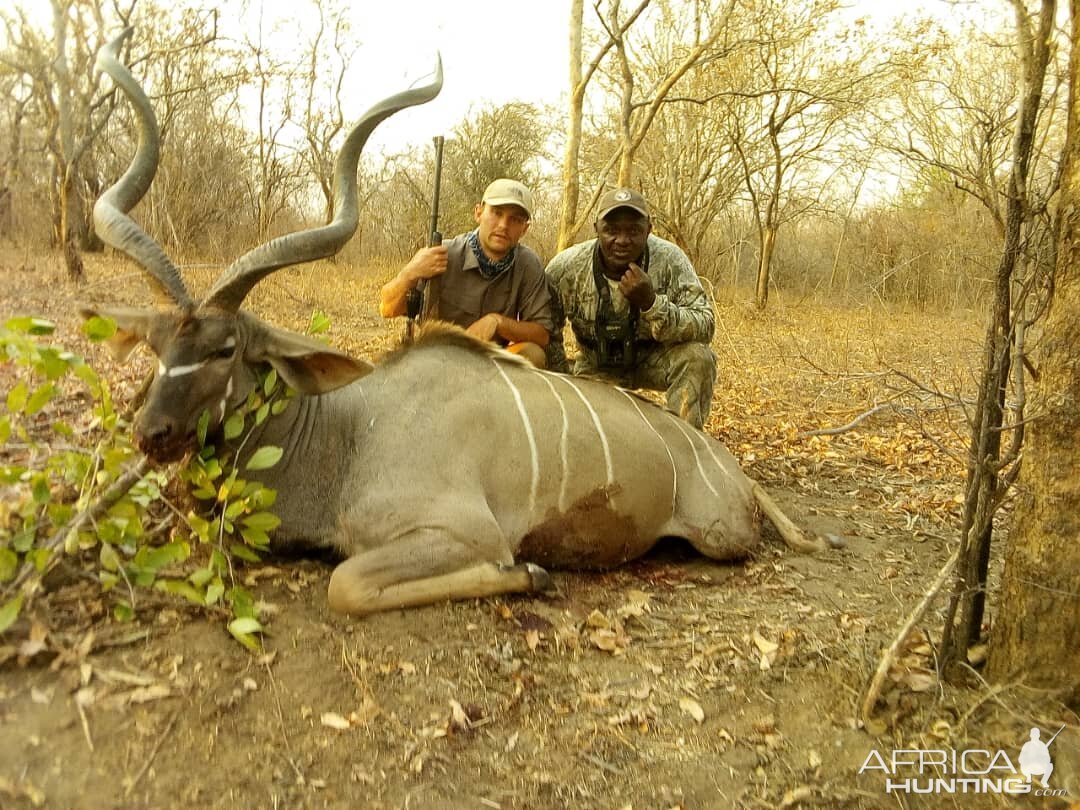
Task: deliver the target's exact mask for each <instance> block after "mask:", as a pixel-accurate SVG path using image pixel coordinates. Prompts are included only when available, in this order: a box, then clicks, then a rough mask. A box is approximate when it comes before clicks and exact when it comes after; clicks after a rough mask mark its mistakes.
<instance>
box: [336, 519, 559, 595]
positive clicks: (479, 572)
mask: <svg viewBox="0 0 1080 810" xmlns="http://www.w3.org/2000/svg"><path fill="white" fill-rule="evenodd" d="M550 586H551V578H550V577H549V576H548V573H547V571H545V570H544V569H543V568H541V567H540V566H538V565H534V564H532V563H526V564H523V565H515V564H514V561H513V557H512V555H511V554H510V553H509V551H508V550H507V551H506V552H505V555H502V559H499V560H493V561H492V560H481V559H478V558H477V552H476V547H475V546H472V545H465V544H463V543H461V542H459V541H455V540H452V539H448V538H446V537H445V535H442V534H441V533H439V532H435V531H431V530H420V531H416V532H413V533H411V534H409V535H407V536H405V537H403V538H401V539H400V540H397V541H395V542H394V543H393V544H391V545H388V546H383V547H380V548H375V549H371V550H369V551H364V552H361V553H360V554H356V555H354V556H352V557H350V558H349V559H347V560H345V561H344V562H342V563H341V564H340V565H338V567H337V568H335V569H334V573H333V574H332V575H331V576H330V588H329V592H328V599H329V602H330V609H331V610H333V611H335V612H337V613H345V614H348V615H350V616H366V615H367V614H369V613H378V612H379V611H383V610H394V609H397V608H406V607H416V606H419V605H431V604H435V603H437V602H446V601H451V600H455V599H475V598H480V597H485V596H496V595H498V594H502V593H533V592H537V591H544V590H547V589H549V588H550Z"/></svg>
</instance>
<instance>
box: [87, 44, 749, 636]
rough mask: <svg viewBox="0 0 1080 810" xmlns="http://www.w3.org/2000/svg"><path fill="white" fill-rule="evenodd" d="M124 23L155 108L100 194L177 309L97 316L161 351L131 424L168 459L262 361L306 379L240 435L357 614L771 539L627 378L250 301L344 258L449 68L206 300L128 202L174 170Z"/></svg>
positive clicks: (124, 337) (721, 453)
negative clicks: (572, 370) (256, 290)
mask: <svg viewBox="0 0 1080 810" xmlns="http://www.w3.org/2000/svg"><path fill="white" fill-rule="evenodd" d="M126 35H127V32H125V34H124V35H122V36H121V38H120V39H118V40H117V41H115V42H113V43H111V44H110V45H109V46H106V48H104V49H103V50H102V52H101V54H100V55H99V63H100V65H101V67H102V69H103V70H105V71H106V72H107V73H108V74H109V75H110V76H112V78H113V80H114V81H115V82H116V83H117V84H118V85H119V86H120V87H121V88H122V89H123V90H124V92H125V93H126V94H127V96H128V98H129V99H130V100H131V102H132V104H133V105H134V106H135V108H136V110H137V111H138V119H139V122H140V143H139V148H138V150H137V154H136V156H135V158H134V160H133V162H132V165H131V167H130V168H129V169H128V171H127V173H126V174H125V175H124V176H123V178H121V180H120V181H119V182H118V183H117V184H116V185H115V186H113V187H112V188H110V189H109V190H108V191H107V192H106V193H105V194H104V195H103V196H102V198H101V199H100V201H99V202H98V204H97V206H96V207H95V210H94V216H95V222H96V225H97V229H98V233H99V234H100V235H101V236H102V238H103V239H105V240H106V241H107V242H108V243H109V244H111V245H112V246H114V247H116V248H118V249H120V250H123V251H125V252H126V253H128V254H129V255H130V256H132V257H133V258H134V259H135V260H136V261H137V262H138V263H139V264H140V265H141V266H142V267H143V268H144V269H145V270H146V273H147V277H148V278H149V279H150V281H151V283H152V285H153V286H154V288H155V289H156V291H157V292H159V293H161V294H163V295H164V296H165V297H167V298H168V299H169V301H170V302H171V304H172V308H171V309H170V310H168V311H166V310H151V309H131V308H115V307H97V308H91V307H88V308H85V309H84V310H83V314H84V315H86V316H90V315H95V314H98V315H103V316H107V317H110V318H113V319H114V320H115V321H116V323H117V326H118V331H117V333H116V335H115V336H114V338H113V339H112V345H113V347H114V348H115V349H117V350H118V351H119V352H120V353H121V354H122V355H124V354H126V353H128V352H130V351H131V349H132V348H134V347H135V346H136V345H137V344H138V343H139V342H146V343H148V344H149V345H150V347H151V348H152V349H153V350H154V352H155V353H156V354H157V356H158V358H159V364H158V369H157V374H156V376H155V379H154V381H153V383H152V385H151V386H150V389H149V391H148V392H147V397H146V402H145V404H144V405H143V407H142V409H141V410H140V412H139V414H138V417H137V419H136V423H135V438H136V441H137V443H138V445H139V446H140V448H141V449H142V450H143V451H144V452H145V453H146V454H147V455H148V456H150V457H151V458H152V459H154V460H156V461H161V462H165V461H171V460H175V459H177V458H180V457H181V456H183V455H184V454H185V453H186V452H188V451H189V450H190V449H192V447H193V446H194V444H195V433H196V425H197V422H198V420H199V418H200V415H201V414H203V413H204V412H209V414H210V416H211V432H213V431H214V430H215V429H219V428H220V425H221V423H222V420H223V419H224V418H225V414H227V413H229V412H230V411H231V410H232V409H233V408H234V407H236V406H238V405H239V404H240V403H242V402H243V401H244V400H245V399H246V397H247V395H248V393H249V392H250V391H251V389H252V387H253V386H255V385H257V384H258V379H259V372H260V370H261V369H265V368H266V364H269V365H270V366H272V367H273V368H274V369H276V370H277V372H278V374H279V375H280V377H281V378H282V379H284V380H285V381H286V382H287V383H288V385H290V386H291V387H292V388H294V389H296V390H297V391H298V392H299V394H300V395H299V396H298V397H296V398H295V399H294V400H293V401H292V403H291V404H290V405H289V407H288V408H287V409H286V410H285V411H284V412H283V413H281V414H280V415H278V416H275V417H271V418H269V419H267V420H266V421H265V422H263V423H262V425H261V426H260V427H258V428H256V431H257V433H256V434H255V435H252V436H250V437H249V438H248V439H247V441H246V444H245V447H247V448H252V449H253V448H257V447H260V446H263V445H268V444H270V445H275V446H279V447H281V448H283V449H284V455H283V456H282V458H281V460H280V461H279V462H278V464H277V465H276V466H274V467H273V468H271V469H269V470H264V471H261V472H259V473H258V474H257V476H258V479H259V480H260V481H262V483H264V484H265V485H266V486H269V487H272V488H274V489H276V490H277V493H278V499H277V502H276V505H275V512H276V513H277V515H278V516H279V517H280V519H281V525H280V527H279V528H278V529H277V530H276V531H275V532H274V537H273V542H274V543H275V544H276V545H277V546H279V547H292V548H294V549H297V548H298V549H324V548H331V549H335V550H336V551H337V552H339V553H340V554H341V555H342V556H343V557H344V558H345V559H344V562H342V563H341V564H340V565H338V566H337V568H336V569H335V570H334V573H333V575H332V576H331V579H330V588H329V601H330V606H331V607H332V608H333V609H334V610H337V611H341V612H345V613H350V614H356V615H362V614H366V613H372V612H375V611H379V610H386V609H389V608H399V607H405V606H410V605H423V604H428V603H431V602H436V601H440V600H444V599H461V598H466V597H479V596H488V595H491V594H499V593H508V592H529V591H536V590H540V589H543V588H545V587H547V586H548V584H549V578H548V576H547V573H546V572H545V571H544V569H543V568H542V567H541V566H558V567H570V568H602V567H608V566H613V565H617V564H619V563H622V562H625V561H626V560H629V559H632V558H634V557H637V556H639V555H641V554H643V553H644V552H646V551H647V550H648V549H649V548H650V547H651V546H653V545H654V544H655V543H656V541H657V540H658V539H660V538H661V537H665V536H678V537H684V538H686V539H687V540H689V542H690V543H691V544H693V546H694V547H695V548H697V549H698V550H700V551H701V552H702V553H703V554H705V555H707V556H709V557H712V558H714V559H718V560H726V559H732V558H737V557H741V556H743V555H745V554H746V553H747V552H749V551H750V550H751V549H753V548H754V546H755V545H757V544H758V542H759V508H758V505H757V499H756V497H755V492H756V491H758V492H759V491H760V488H757V487H756V485H755V484H754V483H753V482H752V481H750V480H749V479H748V478H747V477H746V476H745V475H744V474H743V472H742V471H741V470H740V469H739V466H738V464H737V463H736V461H735V459H734V458H733V457H732V456H731V454H730V453H728V452H727V450H726V449H725V448H724V447H723V445H721V444H720V443H719V442H717V441H716V440H715V439H713V438H711V437H709V436H707V435H705V434H704V433H702V432H700V431H697V430H695V429H694V428H692V427H691V426H689V425H688V424H686V423H685V422H683V421H682V420H680V419H678V418H677V417H675V416H674V415H672V414H670V413H668V412H666V411H664V410H662V409H660V408H659V407H657V406H655V405H653V404H652V403H649V402H646V401H645V400H642V399H639V398H637V397H636V396H634V395H632V394H630V393H628V392H626V391H623V390H621V389H618V388H613V387H610V386H608V385H605V384H603V383H599V382H594V381H589V380H581V379H575V378H571V377H567V376H564V375H559V374H553V373H549V372H545V371H539V370H536V369H534V368H533V367H532V366H530V365H529V364H528V363H525V362H523V361H521V360H519V359H518V358H516V357H514V356H512V355H510V354H508V353H506V352H503V351H501V350H499V349H497V348H495V347H493V346H491V345H489V344H484V343H481V342H478V341H476V340H474V339H472V338H471V337H469V336H468V335H466V334H465V333H464V332H463V331H461V330H459V329H457V328H456V327H450V326H445V325H438V324H435V325H431V326H428V327H426V328H425V329H424V330H422V332H421V335H420V337H419V339H418V340H417V341H416V343H415V344H414V345H412V346H409V347H407V348H403V349H399V350H398V351H397V352H395V353H393V354H391V355H390V356H389V357H388V358H387V359H386V360H385V361H384V362H382V363H381V364H380V365H379V366H372V365H370V364H369V363H366V362H364V361H362V360H356V359H354V358H351V357H349V356H347V355H345V354H342V353H339V352H337V351H335V350H333V349H331V348H329V347H327V346H326V345H324V344H323V343H320V342H318V341H316V340H314V339H311V338H307V337H304V336H301V335H297V334H293V333H291V332H286V331H284V330H280V329H276V328H274V327H272V326H270V325H268V324H266V323H264V322H263V321H261V320H260V319H258V318H256V317H254V316H253V315H251V314H249V313H246V312H242V311H240V305H241V303H242V302H243V300H244V297H245V295H246V294H247V293H248V292H249V291H250V290H251V288H252V287H254V285H255V284H256V283H257V282H258V281H259V280H260V279H261V278H263V277H264V276H266V275H268V274H269V273H271V272H273V271H274V270H277V269H279V268H282V267H286V266H289V265H294V264H298V263H301V262H307V261H312V260H314V259H318V258H322V257H325V256H330V255H333V254H334V253H336V252H337V251H338V250H340V249H341V247H342V246H343V245H344V244H345V242H346V241H347V240H348V239H349V238H350V237H351V236H352V234H353V231H354V230H355V228H356V225H357V204H356V166H357V161H358V159H359V155H360V150H361V148H362V147H363V144H364V142H365V140H366V139H367V137H368V135H369V134H370V133H371V131H372V130H373V129H374V127H375V126H376V124H378V123H379V122H380V121H381V120H383V119H385V118H386V117H388V116H390V115H392V114H393V113H395V112H397V111H399V110H401V109H403V108H405V107H408V106H412V105H415V104H421V103H424V102H426V101H428V100H430V99H431V98H434V96H435V95H436V94H437V93H438V92H439V89H440V87H441V81H442V76H441V69H440V71H438V72H437V74H436V78H435V81H434V82H433V83H432V84H431V85H429V86H426V87H421V88H417V89H413V90H410V91H407V92H405V93H401V94H399V95H396V96H393V97H391V98H389V99H387V100H385V101H383V102H381V103H380V104H378V105H376V106H375V107H374V108H372V109H371V110H370V111H369V112H368V113H367V114H366V115H365V116H364V117H363V119H362V120H361V121H360V122H359V123H358V124H357V125H356V126H355V128H354V129H353V130H352V132H351V133H350V134H349V136H348V138H347V140H346V143H345V145H344V147H343V149H342V151H341V154H340V155H339V157H338V161H337V165H336V169H335V185H336V191H335V194H336V203H335V211H336V212H337V214H336V216H335V218H334V220H333V221H332V222H331V223H330V224H329V225H326V226H324V227H321V228H315V229H311V230H306V231H302V232H299V233H295V234H291V235H288V236H285V237H281V238H278V239H275V240H273V241H271V242H269V243H267V244H265V245H263V246H261V247H259V248H256V249H255V250H253V251H251V252H249V253H247V254H246V255H244V256H243V257H241V258H240V259H239V260H237V261H236V262H235V263H234V264H233V265H232V266H231V267H230V268H228V270H227V271H226V272H225V273H224V274H223V275H222V277H221V278H220V279H218V281H217V282H216V283H215V284H214V286H213V287H212V289H211V290H210V292H209V293H208V294H207V295H206V297H205V299H204V300H202V301H199V302H197V301H194V300H193V299H192V298H191V296H190V294H189V293H188V291H187V289H186V287H185V285H184V283H183V281H182V280H181V278H180V274H179V272H178V271H177V269H176V267H175V266H174V265H173V264H172V263H171V262H170V260H169V259H168V258H167V257H166V256H165V254H164V252H163V251H162V250H161V248H160V247H159V246H158V245H157V244H156V243H155V242H154V241H153V240H152V239H151V238H150V237H149V236H148V235H147V234H145V233H144V232H143V231H142V230H141V229H140V228H139V227H138V226H137V225H136V224H135V223H134V222H133V221H132V220H131V219H130V218H129V217H128V216H127V211H129V210H130V209H131V208H132V207H133V206H134V205H135V204H136V203H137V202H138V201H139V199H140V198H141V197H142V196H143V194H144V193H145V192H146V190H147V188H148V187H149V185H150V182H151V180H152V178H153V175H154V172H155V170H156V168H157V160H158V130H157V124H156V121H155V119H154V114H153V111H152V109H151V108H150V105H149V103H148V101H147V100H146V97H145V95H144V94H143V92H142V90H141V89H140V87H139V86H138V84H137V83H136V82H135V81H134V79H133V78H132V77H131V75H130V73H129V72H128V70H127V69H126V68H125V67H124V66H123V65H122V64H121V63H120V62H119V60H118V59H117V53H118V49H119V45H120V42H121V40H122V38H123V36H126ZM361 378H362V379H361ZM418 437H419V438H420V439H421V442H420V445H419V446H420V448H421V449H419V450H418V444H417V439H418ZM249 452H250V451H249ZM242 460H243V455H241V461H242Z"/></svg>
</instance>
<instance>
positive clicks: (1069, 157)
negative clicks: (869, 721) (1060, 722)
mask: <svg viewBox="0 0 1080 810" xmlns="http://www.w3.org/2000/svg"><path fill="white" fill-rule="evenodd" d="M1078 14H1080V3H1078V2H1077V0H1073V2H1072V41H1073V43H1074V50H1073V53H1072V56H1071V63H1070V69H1069V74H1070V75H1069V79H1070V81H1069V86H1070V99H1069V126H1068V130H1067V131H1068V141H1067V144H1066V148H1065V164H1064V170H1063V175H1062V182H1061V200H1060V202H1059V206H1060V211H1061V231H1060V236H1059V241H1058V253H1057V267H1056V275H1055V284H1054V297H1053V301H1052V303H1051V306H1050V311H1049V313H1048V314H1047V317H1046V321H1045V324H1044V332H1043V337H1042V340H1041V348H1042V352H1041V363H1040V377H1039V380H1038V383H1037V387H1036V391H1035V393H1034V396H1033V398H1032V406H1033V407H1032V413H1033V414H1034V418H1033V419H1032V421H1031V424H1030V426H1029V427H1028V433H1027V443H1026V447H1025V456H1026V460H1025V463H1024V475H1023V483H1024V488H1023V493H1022V496H1021V499H1020V502H1019V504H1018V508H1017V510H1016V513H1015V515H1014V517H1013V522H1012V531H1011V533H1010V537H1009V546H1008V548H1007V549H1006V554H1005V571H1004V574H1003V576H1002V583H1001V596H1000V599H1001V605H1000V609H999V611H998V617H997V622H996V624H995V626H994V630H993V634H992V636H991V638H990V665H989V670H990V677H991V678H992V679H993V680H996V681H1006V680H1012V679H1014V678H1018V677H1023V678H1024V681H1025V683H1027V684H1029V685H1032V686H1039V687H1046V688H1050V689H1060V690H1063V691H1064V692H1065V699H1066V700H1075V699H1077V697H1080V546H1077V538H1080V446H1078V445H1077V436H1080V363H1077V349H1078V347H1080V138H1078V137H1077V134H1078V132H1080V103H1078V99H1077V94H1078V93H1080V57H1078V55H1077V53H1076V50H1075V46H1076V43H1077V42H1080V20H1078V18H1077V15H1078Z"/></svg>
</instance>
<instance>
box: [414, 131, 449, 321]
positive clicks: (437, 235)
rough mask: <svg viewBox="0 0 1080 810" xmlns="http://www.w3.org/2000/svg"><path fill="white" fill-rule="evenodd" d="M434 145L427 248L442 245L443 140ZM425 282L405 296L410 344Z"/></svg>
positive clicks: (436, 137)
mask: <svg viewBox="0 0 1080 810" xmlns="http://www.w3.org/2000/svg"><path fill="white" fill-rule="evenodd" d="M432 140H433V141H434V143H435V190H434V192H433V193H432V195H431V227H430V228H429V229H428V247H436V246H438V245H441V244H442V241H443V238H442V233H441V232H440V231H439V192H440V186H441V185H442V155H443V143H444V142H445V140H446V139H445V138H443V136H442V135H436V136H435V137H434V138H433V139H432ZM426 286H427V280H426V279H422V280H421V281H420V282H419V283H418V284H417V285H416V286H415V287H413V288H412V289H411V290H409V292H408V293H406V294H405V314H406V315H407V316H408V320H407V321H406V322H405V339H406V341H409V342H411V341H412V339H413V335H414V334H415V332H416V319H417V318H418V317H420V313H421V312H422V311H423V309H424V288H425V287H426Z"/></svg>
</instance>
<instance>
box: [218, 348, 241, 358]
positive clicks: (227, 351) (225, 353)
mask: <svg viewBox="0 0 1080 810" xmlns="http://www.w3.org/2000/svg"><path fill="white" fill-rule="evenodd" d="M234 354H236V347H235V346H223V347H221V348H220V349H218V350H217V351H216V352H214V359H216V360H229V359H230V358H232V356H233V355H234Z"/></svg>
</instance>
